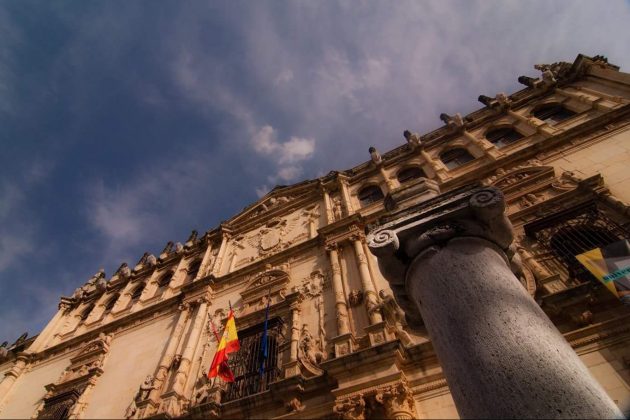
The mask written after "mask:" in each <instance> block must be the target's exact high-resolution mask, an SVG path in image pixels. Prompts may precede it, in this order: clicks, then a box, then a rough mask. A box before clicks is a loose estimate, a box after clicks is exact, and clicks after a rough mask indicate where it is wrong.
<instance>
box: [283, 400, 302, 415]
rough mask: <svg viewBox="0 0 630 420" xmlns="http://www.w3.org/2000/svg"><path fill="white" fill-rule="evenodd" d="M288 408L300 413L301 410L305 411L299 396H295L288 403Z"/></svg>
mask: <svg viewBox="0 0 630 420" xmlns="http://www.w3.org/2000/svg"><path fill="white" fill-rule="evenodd" d="M287 409H288V410H289V412H291V413H298V412H300V411H304V406H303V405H302V401H300V400H299V399H297V398H293V399H292V400H291V401H289V402H288V403H287Z"/></svg>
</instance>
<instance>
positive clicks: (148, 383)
mask: <svg viewBox="0 0 630 420" xmlns="http://www.w3.org/2000/svg"><path fill="white" fill-rule="evenodd" d="M154 381H155V378H153V375H147V377H146V378H145V379H144V382H142V384H140V390H139V391H138V400H139V401H142V400H146V399H147V398H149V393H150V392H151V391H152V390H154V389H155V388H156V387H155V385H153V382H154Z"/></svg>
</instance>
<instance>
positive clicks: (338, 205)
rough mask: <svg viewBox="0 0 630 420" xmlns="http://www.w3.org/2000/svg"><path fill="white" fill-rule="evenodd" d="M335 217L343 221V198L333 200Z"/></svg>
mask: <svg viewBox="0 0 630 420" xmlns="http://www.w3.org/2000/svg"><path fill="white" fill-rule="evenodd" d="M333 215H334V216H335V220H341V219H343V208H342V207H341V198H339V197H335V198H333Z"/></svg>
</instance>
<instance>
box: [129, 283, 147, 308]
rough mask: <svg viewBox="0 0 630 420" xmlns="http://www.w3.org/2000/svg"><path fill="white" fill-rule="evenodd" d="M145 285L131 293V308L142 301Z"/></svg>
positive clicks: (139, 286)
mask: <svg viewBox="0 0 630 420" xmlns="http://www.w3.org/2000/svg"><path fill="white" fill-rule="evenodd" d="M144 287H145V284H144V283H142V284H140V285H138V287H136V288H135V289H133V292H132V293H131V300H130V306H131V305H133V304H134V303H136V302H137V301H139V300H140V296H142V292H143V291H144Z"/></svg>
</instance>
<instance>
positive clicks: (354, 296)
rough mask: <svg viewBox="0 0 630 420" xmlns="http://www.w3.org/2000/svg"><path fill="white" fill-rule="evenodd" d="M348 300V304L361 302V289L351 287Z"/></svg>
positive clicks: (352, 304) (354, 304)
mask: <svg viewBox="0 0 630 420" xmlns="http://www.w3.org/2000/svg"><path fill="white" fill-rule="evenodd" d="M348 302H349V303H350V306H357V305H360V304H361V302H363V291H362V290H358V289H353V290H351V291H350V293H349V294H348Z"/></svg>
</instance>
